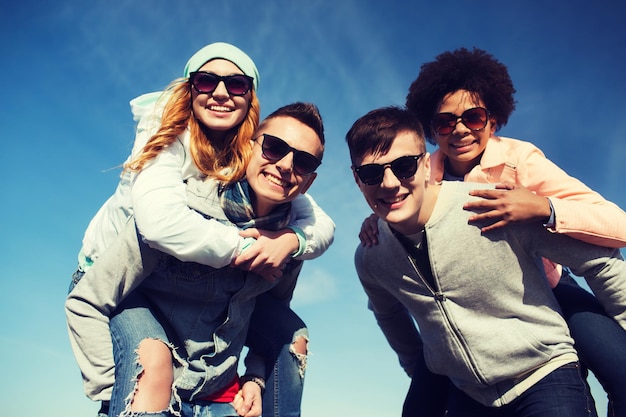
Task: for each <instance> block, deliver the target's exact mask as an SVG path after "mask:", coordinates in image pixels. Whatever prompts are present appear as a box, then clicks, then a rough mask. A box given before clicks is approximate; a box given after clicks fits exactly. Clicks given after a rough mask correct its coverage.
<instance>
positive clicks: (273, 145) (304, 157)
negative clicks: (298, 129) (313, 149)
mask: <svg viewBox="0 0 626 417" xmlns="http://www.w3.org/2000/svg"><path fill="white" fill-rule="evenodd" d="M261 148H262V150H263V155H264V156H265V158H267V159H269V160H270V161H279V160H281V159H283V158H284V157H285V156H286V155H287V154H288V153H289V152H291V151H293V169H294V171H296V172H297V173H298V174H300V175H307V174H310V173H311V172H313V171H315V170H316V169H317V167H318V166H320V164H321V162H320V161H319V160H318V159H317V158H316V157H315V156H313V155H311V154H310V153H308V152H304V151H299V150H297V149H293V148H291V146H289V144H288V143H287V142H285V141H284V140H282V139H281V138H277V137H276V136H271V135H263V144H262V146H261Z"/></svg>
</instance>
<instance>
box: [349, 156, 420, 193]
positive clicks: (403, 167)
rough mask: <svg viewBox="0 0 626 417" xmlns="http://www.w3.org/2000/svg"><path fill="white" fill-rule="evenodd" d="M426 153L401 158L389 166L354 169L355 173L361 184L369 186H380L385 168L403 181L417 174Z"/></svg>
mask: <svg viewBox="0 0 626 417" xmlns="http://www.w3.org/2000/svg"><path fill="white" fill-rule="evenodd" d="M424 155H425V153H424V152H422V153H421V154H419V155H407V156H401V157H400V158H398V159H395V160H393V161H391V162H389V163H388V164H365V165H361V166H359V167H354V172H356V174H357V175H358V176H359V179H360V180H361V182H363V183H364V184H367V185H378V184H380V183H381V182H383V177H384V176H385V168H387V167H389V168H391V172H393V175H395V176H396V178H398V179H400V180H403V179H406V178H411V177H412V176H413V175H415V173H416V172H417V167H418V161H419V160H420V158H421V157H422V156H424Z"/></svg>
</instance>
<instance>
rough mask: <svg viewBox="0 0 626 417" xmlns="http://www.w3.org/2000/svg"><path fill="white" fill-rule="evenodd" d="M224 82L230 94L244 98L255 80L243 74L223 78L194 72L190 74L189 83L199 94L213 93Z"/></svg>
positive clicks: (209, 73) (204, 72) (208, 73)
mask: <svg viewBox="0 0 626 417" xmlns="http://www.w3.org/2000/svg"><path fill="white" fill-rule="evenodd" d="M222 81H223V82H224V86H226V91H228V94H230V95H231V96H244V95H246V93H247V92H248V91H250V90H251V89H252V82H253V81H254V78H252V77H249V76H247V75H243V74H236V75H223V76H222V75H216V74H213V73H211V72H206V71H194V72H192V73H191V74H189V82H190V83H191V85H192V86H193V88H194V89H195V90H196V91H197V92H198V93H203V94H209V93H212V92H213V91H215V89H216V88H217V86H218V85H219V84H220V82H222Z"/></svg>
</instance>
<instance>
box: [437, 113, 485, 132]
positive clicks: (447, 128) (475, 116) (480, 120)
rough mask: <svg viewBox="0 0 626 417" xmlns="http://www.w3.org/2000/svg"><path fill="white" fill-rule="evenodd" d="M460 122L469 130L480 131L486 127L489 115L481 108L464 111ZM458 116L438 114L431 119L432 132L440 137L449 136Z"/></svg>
mask: <svg viewBox="0 0 626 417" xmlns="http://www.w3.org/2000/svg"><path fill="white" fill-rule="evenodd" d="M460 117H461V122H463V124H464V125H465V126H467V128H468V129H470V130H480V129H482V128H484V127H485V126H487V119H488V118H489V113H488V112H487V109H484V108H482V107H474V108H473V109H469V110H465V111H464V112H463V114H461V116H460ZM458 120H459V116H457V115H455V114H453V113H439V114H436V115H435V116H434V117H433V121H432V127H433V130H434V131H435V132H436V133H438V134H440V135H449V134H450V133H452V131H453V130H454V128H455V126H456V124H457V121H458Z"/></svg>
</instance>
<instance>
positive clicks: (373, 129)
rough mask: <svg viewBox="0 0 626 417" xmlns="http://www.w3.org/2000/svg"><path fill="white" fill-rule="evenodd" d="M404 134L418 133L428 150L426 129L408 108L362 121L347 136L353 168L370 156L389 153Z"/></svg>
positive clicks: (388, 110)
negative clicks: (402, 133) (424, 129)
mask: <svg viewBox="0 0 626 417" xmlns="http://www.w3.org/2000/svg"><path fill="white" fill-rule="evenodd" d="M401 132H414V133H415V134H416V135H417V137H418V138H419V141H420V142H421V145H422V146H423V147H424V151H425V150H426V144H425V143H424V131H423V129H422V125H421V124H420V122H419V120H417V119H416V118H415V116H413V115H412V114H411V113H410V112H409V111H407V110H406V109H405V108H402V107H397V106H390V107H383V108H380V109H376V110H372V111H370V112H369V113H367V114H366V115H364V116H362V117H360V118H359V119H358V120H357V121H356V122H354V124H353V125H352V127H351V128H350V130H349V131H348V133H347V134H346V142H347V143H348V149H349V150H350V159H351V160H352V164H353V165H354V164H355V161H356V160H357V159H363V157H364V156H366V155H370V154H385V153H387V152H389V149H390V148H391V145H392V143H393V141H394V139H395V138H396V136H398V134H399V133H401Z"/></svg>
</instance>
